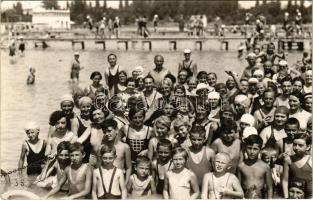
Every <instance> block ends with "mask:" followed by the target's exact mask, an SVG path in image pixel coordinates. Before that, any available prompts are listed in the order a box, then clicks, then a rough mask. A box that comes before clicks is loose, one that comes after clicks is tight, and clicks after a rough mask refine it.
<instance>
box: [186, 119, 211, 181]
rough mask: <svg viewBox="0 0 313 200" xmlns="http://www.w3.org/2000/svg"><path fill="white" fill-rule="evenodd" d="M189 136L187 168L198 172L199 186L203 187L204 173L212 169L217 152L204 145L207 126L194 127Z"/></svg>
mask: <svg viewBox="0 0 313 200" xmlns="http://www.w3.org/2000/svg"><path fill="white" fill-rule="evenodd" d="M189 138H190V141H191V147H189V148H188V149H187V152H188V158H187V168H189V169H190V170H192V171H193V172H194V173H195V174H196V176H197V179H198V184H199V187H201V185H202V180H203V176H204V174H206V173H208V172H210V171H211V170H212V162H213V159H214V157H215V152H214V151H213V150H212V149H211V148H209V147H207V146H203V144H204V143H205V128H204V127H203V126H197V125H196V126H194V127H192V128H191V130H190V137H189Z"/></svg>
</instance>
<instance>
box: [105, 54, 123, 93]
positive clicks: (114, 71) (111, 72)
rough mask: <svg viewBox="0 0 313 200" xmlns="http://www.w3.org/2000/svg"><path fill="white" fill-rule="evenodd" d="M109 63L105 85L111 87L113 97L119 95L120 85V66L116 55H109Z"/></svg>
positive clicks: (110, 91)
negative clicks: (118, 86)
mask: <svg viewBox="0 0 313 200" xmlns="http://www.w3.org/2000/svg"><path fill="white" fill-rule="evenodd" d="M108 63H109V64H110V66H109V67H108V69H106V70H105V71H104V77H105V83H106V85H107V86H108V87H109V96H110V97H112V96H113V95H115V94H116V93H117V89H118V88H117V85H118V83H119V72H120V70H121V68H120V66H119V65H118V64H117V56H116V55H115V54H109V55H108Z"/></svg>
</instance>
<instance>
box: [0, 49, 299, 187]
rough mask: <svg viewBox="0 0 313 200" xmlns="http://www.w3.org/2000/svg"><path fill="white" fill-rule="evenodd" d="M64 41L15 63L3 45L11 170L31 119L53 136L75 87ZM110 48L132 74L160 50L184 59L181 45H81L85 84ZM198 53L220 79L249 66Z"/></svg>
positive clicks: (4, 148)
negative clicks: (54, 121) (30, 80)
mask: <svg viewBox="0 0 313 200" xmlns="http://www.w3.org/2000/svg"><path fill="white" fill-rule="evenodd" d="M58 47H60V48H56V47H52V48H50V49H47V50H40V49H38V50H36V49H27V50H26V55H25V57H18V59H17V63H15V64H10V62H9V56H8V51H4V50H1V144H0V145H1V146H0V147H1V151H0V152H1V169H4V170H7V171H9V170H12V169H14V168H17V163H18V160H19V155H20V151H21V145H22V143H23V141H24V140H25V139H26V134H25V132H24V125H25V123H26V122H27V121H30V120H32V121H37V122H38V123H39V124H40V128H41V131H40V135H39V137H40V138H46V137H47V132H48V119H49V115H50V114H51V113H52V112H53V111H55V110H57V109H59V101H60V97H61V96H62V95H63V94H66V93H69V92H70V87H69V84H68V80H69V76H70V63H71V60H72V57H73V50H71V49H69V48H61V47H62V45H60V44H59V45H58ZM109 53H116V54H117V56H118V63H119V64H120V65H121V66H124V68H125V70H126V71H127V72H128V74H130V72H131V70H132V69H134V67H136V66H138V65H141V66H143V67H144V69H145V72H147V71H148V70H150V69H152V68H153V66H154V64H153V57H154V56H155V55H156V54H161V55H163V56H164V58H165V63H164V66H165V67H167V68H168V69H170V70H171V71H172V72H173V73H174V74H177V68H178V62H179V61H180V60H181V59H183V55H182V53H181V51H177V52H175V51H152V52H148V51H138V50H136V51H116V50H112V51H102V50H99V49H88V50H85V51H81V57H80V60H81V65H82V66H84V67H85V69H83V71H81V74H80V85H81V87H83V88H84V87H86V86H88V85H89V84H90V83H91V80H90V79H89V76H90V74H91V72H93V71H96V70H97V71H100V72H101V73H103V72H104V70H105V68H107V67H108V63H107V61H106V57H107V55H108V54H109ZM192 59H193V60H195V61H196V62H197V63H198V68H199V71H200V70H206V71H210V72H216V73H217V75H218V82H219V81H223V82H224V81H225V79H226V78H227V75H226V73H225V72H224V71H225V70H232V71H235V72H237V73H239V74H241V73H242V70H243V68H244V67H245V66H246V61H245V60H244V59H238V58H237V52H225V51H203V52H199V51H197V52H195V51H194V52H193V54H192ZM298 59H301V52H300V53H299V52H293V53H291V52H290V53H289V62H290V63H294V62H295V61H296V60H298ZM29 67H35V68H36V83H35V85H33V86H28V85H26V79H27V76H28V73H29ZM25 162H26V161H25ZM13 176H14V175H13ZM2 182H3V181H2Z"/></svg>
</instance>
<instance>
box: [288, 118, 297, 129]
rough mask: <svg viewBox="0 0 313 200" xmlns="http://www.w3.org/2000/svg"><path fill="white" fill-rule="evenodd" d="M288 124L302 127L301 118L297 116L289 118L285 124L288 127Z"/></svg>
mask: <svg viewBox="0 0 313 200" xmlns="http://www.w3.org/2000/svg"><path fill="white" fill-rule="evenodd" d="M287 125H296V126H297V128H298V129H299V127H300V123H299V120H298V119H296V118H294V117H291V118H289V119H287V122H286V124H285V127H286V126H287Z"/></svg>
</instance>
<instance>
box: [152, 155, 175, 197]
mask: <svg viewBox="0 0 313 200" xmlns="http://www.w3.org/2000/svg"><path fill="white" fill-rule="evenodd" d="M171 165H172V161H170V164H169V165H168V169H167V170H170V168H171ZM155 177H156V179H157V181H156V183H157V184H156V191H157V193H158V194H163V189H164V179H160V178H159V163H158V160H157V161H156V176H155Z"/></svg>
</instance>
